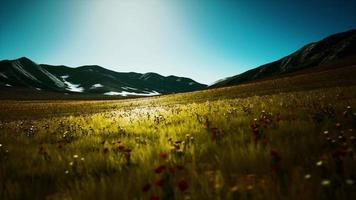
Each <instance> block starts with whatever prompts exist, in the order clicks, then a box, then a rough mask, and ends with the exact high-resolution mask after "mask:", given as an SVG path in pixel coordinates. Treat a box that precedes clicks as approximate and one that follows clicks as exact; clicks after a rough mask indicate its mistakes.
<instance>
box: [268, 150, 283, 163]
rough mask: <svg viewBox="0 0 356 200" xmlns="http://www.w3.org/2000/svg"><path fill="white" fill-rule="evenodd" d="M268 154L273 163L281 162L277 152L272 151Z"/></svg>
mask: <svg viewBox="0 0 356 200" xmlns="http://www.w3.org/2000/svg"><path fill="white" fill-rule="evenodd" d="M270 154H271V157H272V159H273V161H274V162H280V161H281V160H282V157H281V156H280V155H279V153H278V151H276V150H273V149H272V150H271V152H270Z"/></svg>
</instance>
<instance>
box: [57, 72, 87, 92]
mask: <svg viewBox="0 0 356 200" xmlns="http://www.w3.org/2000/svg"><path fill="white" fill-rule="evenodd" d="M61 78H62V79H63V82H64V83H65V84H66V85H67V90H69V91H72V92H83V91H84V88H82V87H80V84H73V83H71V82H69V81H67V80H66V79H67V78H69V76H68V75H64V76H61Z"/></svg>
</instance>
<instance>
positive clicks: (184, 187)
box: [178, 180, 189, 192]
mask: <svg viewBox="0 0 356 200" xmlns="http://www.w3.org/2000/svg"><path fill="white" fill-rule="evenodd" d="M188 187H189V185H188V182H187V181H185V180H180V181H179V182H178V188H179V190H180V191H182V192H184V191H186V190H187V189H188Z"/></svg>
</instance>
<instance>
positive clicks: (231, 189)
mask: <svg viewBox="0 0 356 200" xmlns="http://www.w3.org/2000/svg"><path fill="white" fill-rule="evenodd" d="M239 191H240V188H239V187H238V186H237V185H235V186H234V187H232V188H230V192H232V193H235V192H239Z"/></svg>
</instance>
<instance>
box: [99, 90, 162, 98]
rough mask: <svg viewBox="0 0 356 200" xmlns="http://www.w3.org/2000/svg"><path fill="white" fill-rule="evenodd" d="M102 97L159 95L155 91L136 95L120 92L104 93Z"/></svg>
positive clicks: (134, 93)
mask: <svg viewBox="0 0 356 200" xmlns="http://www.w3.org/2000/svg"><path fill="white" fill-rule="evenodd" d="M104 95H111V96H113V95H119V96H124V97H126V96H155V95H160V93H158V92H156V91H152V92H148V93H136V92H127V91H122V92H113V91H110V92H105V93H104Z"/></svg>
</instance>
